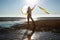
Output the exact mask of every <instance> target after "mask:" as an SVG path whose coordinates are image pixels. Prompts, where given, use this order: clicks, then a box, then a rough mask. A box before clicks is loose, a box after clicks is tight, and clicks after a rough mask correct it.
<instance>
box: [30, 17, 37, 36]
mask: <svg viewBox="0 0 60 40" xmlns="http://www.w3.org/2000/svg"><path fill="white" fill-rule="evenodd" d="M30 19H31V20H32V23H33V26H34V27H33V30H32V34H31V35H33V33H34V32H35V29H36V25H35V22H34V20H33V19H32V17H30Z"/></svg>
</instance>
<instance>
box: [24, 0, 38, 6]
mask: <svg viewBox="0 0 60 40" xmlns="http://www.w3.org/2000/svg"><path fill="white" fill-rule="evenodd" d="M25 2H26V4H27V5H29V6H30V7H33V6H34V5H36V4H37V2H38V0H25Z"/></svg>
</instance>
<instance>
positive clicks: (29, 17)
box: [27, 6, 36, 40]
mask: <svg viewBox="0 0 60 40" xmlns="http://www.w3.org/2000/svg"><path fill="white" fill-rule="evenodd" d="M34 8H35V6H34V7H33V8H32V9H31V8H30V6H29V7H28V10H27V20H28V28H29V27H30V24H29V19H31V20H32V23H33V27H32V28H33V30H32V33H31V34H29V33H28V34H27V37H28V40H31V36H32V34H33V33H34V31H35V26H36V25H35V22H34V20H33V18H32V16H31V13H32V11H33V9H34Z"/></svg>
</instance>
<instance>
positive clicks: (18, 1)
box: [0, 0, 60, 17]
mask: <svg viewBox="0 0 60 40" xmlns="http://www.w3.org/2000/svg"><path fill="white" fill-rule="evenodd" d="M25 5H27V3H26V1H25V0H0V17H25V16H24V15H23V14H22V13H21V9H22V7H24V6H25ZM36 5H39V6H41V7H43V8H45V9H46V10H48V12H49V13H50V14H45V13H44V12H42V11H41V10H40V9H39V8H38V7H37V6H36V7H35V9H34V10H33V11H32V17H60V0H38V2H37V3H36Z"/></svg>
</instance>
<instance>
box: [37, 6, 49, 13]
mask: <svg viewBox="0 0 60 40" xmlns="http://www.w3.org/2000/svg"><path fill="white" fill-rule="evenodd" d="M38 7H39V8H40V9H41V10H42V11H43V12H45V13H46V14H49V12H48V11H47V10H46V9H44V8H42V7H40V6H38Z"/></svg>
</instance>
